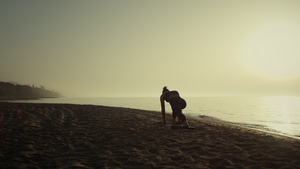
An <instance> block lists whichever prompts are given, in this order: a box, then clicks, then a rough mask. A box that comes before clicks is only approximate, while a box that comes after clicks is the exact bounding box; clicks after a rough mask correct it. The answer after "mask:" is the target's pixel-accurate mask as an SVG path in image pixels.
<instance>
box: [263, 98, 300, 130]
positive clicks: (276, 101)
mask: <svg viewBox="0 0 300 169" xmlns="http://www.w3.org/2000/svg"><path fill="white" fill-rule="evenodd" d="M261 104H262V107H264V108H265V110H264V111H262V112H261V113H262V116H263V117H262V118H263V119H264V121H265V123H266V124H267V126H270V128H272V129H275V130H277V131H280V132H283V133H293V134H295V135H296V134H298V135H300V128H299V123H300V114H299V113H300V98H299V97H293V96H280V97H269V98H262V99H261Z"/></svg>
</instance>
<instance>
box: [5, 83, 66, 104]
mask: <svg viewBox="0 0 300 169" xmlns="http://www.w3.org/2000/svg"><path fill="white" fill-rule="evenodd" d="M55 97H61V94H59V93H57V92H53V91H50V90H47V89H45V88H44V87H43V86H40V87H35V86H29V85H20V84H13V83H10V82H0V100H22V99H38V98H55Z"/></svg>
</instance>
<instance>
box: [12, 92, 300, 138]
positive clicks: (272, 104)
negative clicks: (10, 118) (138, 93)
mask: <svg viewBox="0 0 300 169" xmlns="http://www.w3.org/2000/svg"><path fill="white" fill-rule="evenodd" d="M184 99H185V100H186V102H187V107H186V108H185V109H184V110H183V113H184V114H185V115H187V116H188V117H196V118H202V119H205V120H210V121H221V122H225V123H231V124H234V125H239V126H244V127H250V128H254V129H258V130H263V131H266V132H274V133H278V134H282V135H286V136H291V137H297V138H299V139H300V97H296V96H278V97H187V98H184ZM14 102H30V103H71V104H91V105H103V106H113V107H127V108H136V109H144V110H154V111H160V100H159V97H157V98H156V97H130V98H126V97H120V98H109V97H103V98H92V97H91V98H78V97H73V98H71V97H62V98H49V99H39V100H26V101H14ZM166 111H167V112H169V113H171V108H170V106H169V104H166Z"/></svg>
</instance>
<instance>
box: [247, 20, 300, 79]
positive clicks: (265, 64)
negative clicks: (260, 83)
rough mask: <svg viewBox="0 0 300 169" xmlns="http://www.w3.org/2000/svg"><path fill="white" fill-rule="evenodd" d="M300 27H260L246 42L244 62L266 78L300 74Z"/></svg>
mask: <svg viewBox="0 0 300 169" xmlns="http://www.w3.org/2000/svg"><path fill="white" fill-rule="evenodd" d="M299 46H300V26H299V25H293V24H289V23H277V24H271V25H267V26H265V27H262V28H260V29H258V30H257V31H256V32H255V33H254V34H252V35H251V38H250V39H249V41H248V42H247V43H246V46H245V48H244V49H245V50H244V54H243V58H242V59H243V63H244V65H245V67H246V69H247V70H248V71H249V72H251V73H254V74H256V75H258V76H261V77H263V78H270V79H274V80H288V79H294V78H297V77H300V48H299Z"/></svg>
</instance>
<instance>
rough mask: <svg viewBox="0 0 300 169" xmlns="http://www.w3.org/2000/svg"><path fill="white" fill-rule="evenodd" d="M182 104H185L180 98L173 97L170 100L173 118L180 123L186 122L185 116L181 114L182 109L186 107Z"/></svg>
mask: <svg viewBox="0 0 300 169" xmlns="http://www.w3.org/2000/svg"><path fill="white" fill-rule="evenodd" d="M184 104H186V103H185V101H184V100H183V99H182V98H180V97H173V98H171V99H170V105H171V108H172V115H173V118H174V119H175V118H176V116H177V117H178V118H179V119H180V120H181V121H182V122H184V121H186V117H185V115H184V114H182V108H183V107H185V106H186V105H184Z"/></svg>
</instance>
